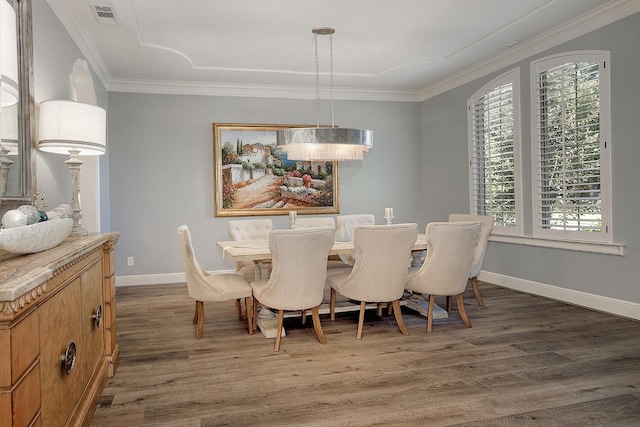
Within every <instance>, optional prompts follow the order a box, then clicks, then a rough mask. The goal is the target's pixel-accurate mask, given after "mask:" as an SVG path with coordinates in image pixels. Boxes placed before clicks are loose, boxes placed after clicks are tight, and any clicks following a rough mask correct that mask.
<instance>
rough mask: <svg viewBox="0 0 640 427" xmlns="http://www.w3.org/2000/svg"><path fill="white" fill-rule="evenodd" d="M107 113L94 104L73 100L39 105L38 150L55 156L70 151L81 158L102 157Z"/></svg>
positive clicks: (105, 136)
mask: <svg viewBox="0 0 640 427" xmlns="http://www.w3.org/2000/svg"><path fill="white" fill-rule="evenodd" d="M106 138H107V112H106V111H105V110H104V108H101V107H98V106H96V105H90V104H83V103H81V102H75V101H44V102H42V103H41V104H40V123H39V126H38V141H39V142H38V148H39V149H40V150H42V151H47V152H50V153H57V154H69V150H70V149H75V150H79V151H80V155H81V156H95V155H99V154H104V152H105V144H106Z"/></svg>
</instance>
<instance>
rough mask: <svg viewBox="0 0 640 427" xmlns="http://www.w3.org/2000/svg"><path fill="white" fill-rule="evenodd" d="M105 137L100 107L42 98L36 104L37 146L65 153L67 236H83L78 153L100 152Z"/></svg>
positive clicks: (103, 113)
mask: <svg viewBox="0 0 640 427" xmlns="http://www.w3.org/2000/svg"><path fill="white" fill-rule="evenodd" d="M106 137H107V113H106V111H105V110H104V108H101V107H98V106H96V105H90V104H84V103H81V102H76V101H57V100H50V101H44V102H42V103H41V104H40V123H39V127H38V148H39V149H40V150H42V151H46V152H50V153H57V154H69V160H67V161H66V162H65V163H66V164H67V165H68V166H69V173H70V174H71V208H72V209H73V228H72V229H71V233H70V236H86V235H87V234H88V233H87V230H85V229H84V228H82V226H81V225H80V219H81V218H82V213H81V209H80V166H81V165H82V161H81V160H80V158H79V157H78V156H81V155H82V156H96V155H100V154H104V152H105V145H106Z"/></svg>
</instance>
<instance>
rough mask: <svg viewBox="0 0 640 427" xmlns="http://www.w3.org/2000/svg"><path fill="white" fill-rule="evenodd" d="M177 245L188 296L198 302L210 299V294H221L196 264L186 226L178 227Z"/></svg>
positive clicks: (189, 234)
mask: <svg viewBox="0 0 640 427" xmlns="http://www.w3.org/2000/svg"><path fill="white" fill-rule="evenodd" d="M178 243H179V245H180V253H181V254H182V262H183V264H184V275H185V278H186V281H187V289H188V291H189V296H190V297H191V298H194V299H196V300H198V301H204V300H207V299H208V298H210V296H209V295H210V293H211V292H219V293H220V294H221V293H222V291H221V290H219V289H217V288H216V287H215V286H214V285H213V283H211V282H210V281H208V280H207V279H206V276H208V275H209V273H207V272H206V271H204V269H203V268H202V267H201V266H200V264H199V263H198V260H197V259H196V254H195V252H194V250H193V245H192V243H191V233H190V232H189V228H188V227H187V226H186V225H181V226H180V227H178Z"/></svg>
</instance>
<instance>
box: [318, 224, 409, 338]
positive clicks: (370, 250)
mask: <svg viewBox="0 0 640 427" xmlns="http://www.w3.org/2000/svg"><path fill="white" fill-rule="evenodd" d="M417 237H418V225H417V224H412V223H411V224H393V225H358V226H356V227H355V228H354V229H353V245H354V248H355V254H354V256H355V262H354V265H353V269H352V270H351V272H349V273H344V274H338V275H335V276H330V277H328V278H327V281H328V282H329V285H330V286H331V296H330V302H329V307H330V315H331V317H330V318H331V320H334V319H335V307H336V294H340V295H342V296H344V297H346V298H348V299H349V300H355V301H360V317H359V319H358V332H357V335H356V337H357V339H361V338H362V329H363V326H364V314H365V309H366V304H367V303H368V302H373V303H389V302H391V304H392V308H393V313H394V314H395V318H396V323H397V324H398V327H399V328H400V332H401V333H402V334H403V335H407V328H406V326H405V324H404V319H403V318H402V312H401V311H400V298H401V297H402V294H403V292H404V286H405V282H406V279H407V269H408V268H409V260H410V257H411V249H412V248H413V245H414V243H415V241H416V238H417Z"/></svg>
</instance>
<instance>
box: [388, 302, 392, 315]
mask: <svg viewBox="0 0 640 427" xmlns="http://www.w3.org/2000/svg"><path fill="white" fill-rule="evenodd" d="M392 312H393V303H391V302H388V303H387V316H391V313H392Z"/></svg>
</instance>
